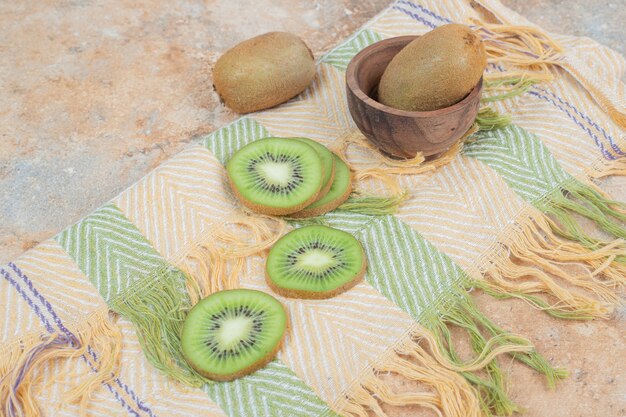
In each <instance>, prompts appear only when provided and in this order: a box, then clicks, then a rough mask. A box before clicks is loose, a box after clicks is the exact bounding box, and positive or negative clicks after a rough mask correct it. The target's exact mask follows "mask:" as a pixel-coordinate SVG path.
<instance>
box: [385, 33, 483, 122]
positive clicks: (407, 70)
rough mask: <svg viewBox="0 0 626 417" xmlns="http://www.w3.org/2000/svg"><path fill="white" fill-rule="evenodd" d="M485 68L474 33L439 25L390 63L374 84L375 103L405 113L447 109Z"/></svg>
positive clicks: (481, 52)
mask: <svg viewBox="0 0 626 417" xmlns="http://www.w3.org/2000/svg"><path fill="white" fill-rule="evenodd" d="M486 66H487V54H486V52H485V48H484V46H483V44H482V41H481V39H480V37H479V36H478V34H476V33H475V32H474V31H473V30H471V29H470V28H469V27H467V26H465V25H460V24H448V25H443V26H440V27H438V28H436V29H434V30H432V31H430V32H428V33H427V34H425V35H424V36H420V37H419V38H417V39H415V40H414V41H412V42H411V43H409V44H408V45H407V46H405V47H404V48H403V49H402V50H401V51H400V52H399V53H398V54H397V55H396V56H395V57H394V58H393V59H392V60H391V62H390V63H389V65H388V66H387V68H386V69H385V72H384V73H383V76H382V77H381V79H380V83H379V85H378V101H380V102H381V103H383V104H385V105H387V106H390V107H394V108H396V109H401V110H408V111H429V110H436V109H441V108H444V107H448V106H451V105H453V104H455V103H457V102H459V101H461V100H462V99H463V98H464V97H465V96H467V95H468V94H469V93H470V91H472V89H473V88H474V87H475V86H476V84H478V81H479V80H480V77H482V75H483V72H484V71H485V67H486Z"/></svg>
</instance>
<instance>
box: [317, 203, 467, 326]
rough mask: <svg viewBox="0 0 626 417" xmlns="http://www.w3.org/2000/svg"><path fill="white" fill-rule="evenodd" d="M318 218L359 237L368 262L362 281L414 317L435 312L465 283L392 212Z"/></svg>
mask: <svg viewBox="0 0 626 417" xmlns="http://www.w3.org/2000/svg"><path fill="white" fill-rule="evenodd" d="M323 219H324V220H325V222H326V223H327V224H328V225H329V226H331V227H335V228H338V229H341V230H344V231H346V232H349V233H352V234H353V235H355V236H356V237H357V238H358V239H359V241H360V242H361V243H362V244H363V248H364V250H365V252H366V255H367V260H368V269H367V274H366V276H365V279H366V280H367V281H368V282H369V283H370V284H371V285H372V286H373V287H374V288H376V289H377V290H378V291H379V292H380V293H381V294H383V295H384V296H385V297H387V298H388V299H389V300H391V301H393V302H394V303H395V304H396V305H397V306H398V307H400V308H401V309H402V310H404V311H405V312H406V313H408V314H409V315H411V316H412V317H414V318H415V319H417V320H419V319H420V318H422V317H423V316H424V314H428V316H431V315H432V314H437V308H436V307H435V306H437V305H439V303H441V302H442V300H448V299H451V298H452V297H455V294H457V292H458V291H459V289H458V285H459V283H466V282H468V281H469V278H468V277H467V275H466V274H465V272H463V270H462V269H461V268H460V267H459V266H457V265H456V264H455V263H454V262H453V261H452V260H451V259H450V258H449V257H448V256H446V255H445V254H444V253H442V252H440V251H439V250H437V248H435V247H434V246H433V245H432V244H430V243H429V242H427V241H426V239H424V238H423V237H422V236H421V235H420V234H419V233H418V232H417V231H415V230H414V229H412V228H411V227H410V226H408V225H407V224H406V223H404V222H402V221H401V220H399V219H397V218H396V217H395V216H366V215H362V214H354V213H350V212H331V213H328V214H327V215H326V216H324V218H323Z"/></svg>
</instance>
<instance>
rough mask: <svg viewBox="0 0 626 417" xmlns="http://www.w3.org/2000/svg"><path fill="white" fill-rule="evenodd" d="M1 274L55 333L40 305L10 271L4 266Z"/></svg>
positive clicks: (49, 329) (50, 331) (49, 331)
mask: <svg viewBox="0 0 626 417" xmlns="http://www.w3.org/2000/svg"><path fill="white" fill-rule="evenodd" d="M0 274H2V276H3V277H4V279H6V280H7V281H9V284H11V285H12V286H13V288H15V290H16V291H17V293H18V294H19V295H21V296H22V298H23V299H24V300H26V303H27V304H28V305H29V306H30V308H32V309H33V311H34V312H35V314H36V315H37V317H39V320H41V322H42V323H43V324H44V326H45V327H46V330H47V331H48V333H54V327H52V326H51V325H50V323H49V322H48V320H47V319H46V318H45V317H44V315H43V313H42V312H41V310H40V309H39V306H38V305H36V304H34V303H33V301H32V300H31V299H30V298H29V297H28V296H27V295H26V293H25V292H24V291H23V290H22V287H20V284H18V283H17V282H16V281H15V280H14V279H13V278H12V277H11V275H9V273H8V272H7V271H5V270H4V268H0Z"/></svg>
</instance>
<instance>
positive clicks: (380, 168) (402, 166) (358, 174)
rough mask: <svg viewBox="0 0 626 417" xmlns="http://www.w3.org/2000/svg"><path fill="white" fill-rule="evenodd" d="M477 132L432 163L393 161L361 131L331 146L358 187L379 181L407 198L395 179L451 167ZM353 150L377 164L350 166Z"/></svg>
mask: <svg viewBox="0 0 626 417" xmlns="http://www.w3.org/2000/svg"><path fill="white" fill-rule="evenodd" d="M477 131H478V126H476V125H474V126H472V128H470V129H469V130H468V131H467V132H466V133H465V135H464V136H463V137H462V138H461V139H460V140H459V141H458V142H457V143H455V144H454V145H452V146H451V147H450V148H449V149H448V150H447V151H445V152H444V153H443V154H441V155H440V156H438V157H437V158H436V159H433V160H430V161H426V159H425V158H424V156H423V155H422V154H420V153H418V154H417V155H416V156H415V157H414V158H410V159H393V158H390V157H388V156H386V155H383V154H382V153H381V152H380V151H379V150H378V148H377V147H376V146H375V145H373V144H372V143H371V142H370V141H369V140H368V139H367V138H366V137H365V136H364V135H363V134H362V133H361V132H360V131H359V130H358V129H351V130H349V131H348V132H347V133H346V134H344V135H343V136H341V137H340V138H339V139H337V140H336V141H335V142H334V143H333V144H332V145H331V146H330V150H331V151H333V152H335V153H336V154H337V155H338V156H339V157H340V158H341V159H343V160H344V161H346V163H347V164H348V165H349V166H350V168H351V170H352V171H353V172H354V179H355V181H356V182H357V183H358V182H360V181H364V180H368V179H373V180H378V181H380V182H382V184H383V185H384V186H385V188H386V189H387V190H389V191H390V193H391V194H392V195H396V196H399V195H402V194H404V192H405V190H404V189H403V188H402V187H401V186H400V183H399V182H398V179H397V178H396V177H395V175H418V174H424V173H426V172H431V171H435V170H436V169H437V168H439V167H441V166H444V165H446V164H449V163H450V162H451V161H452V160H453V159H454V158H455V157H456V156H457V155H458V154H459V152H460V150H461V148H462V147H463V142H464V141H465V140H466V139H467V138H469V137H470V136H471V135H472V134H474V133H476V132H477ZM350 146H355V147H358V148H361V149H364V150H367V151H369V152H368V155H369V156H371V157H372V158H373V159H374V160H373V161H371V162H369V163H366V164H364V165H361V166H359V165H357V164H356V163H354V162H350V159H349V157H348V155H347V152H348V149H349V148H350Z"/></svg>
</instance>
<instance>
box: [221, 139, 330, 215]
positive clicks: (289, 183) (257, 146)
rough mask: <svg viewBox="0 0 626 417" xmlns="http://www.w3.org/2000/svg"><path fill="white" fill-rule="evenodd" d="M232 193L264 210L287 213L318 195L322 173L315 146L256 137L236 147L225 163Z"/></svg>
mask: <svg viewBox="0 0 626 417" xmlns="http://www.w3.org/2000/svg"><path fill="white" fill-rule="evenodd" d="M226 170H227V172H228V178H229V180H230V183H231V186H232V189H233V192H234V194H235V195H236V196H237V198H239V200H240V201H241V202H242V204H243V205H244V206H246V207H248V208H250V209H252V210H254V211H257V212H259V213H263V214H275V215H282V214H290V213H295V212H296V211H300V210H301V209H303V208H304V207H306V206H308V205H309V204H311V203H312V202H313V201H315V200H316V199H317V196H318V194H319V191H320V189H321V187H322V178H323V176H324V173H323V166H322V162H321V161H320V158H319V156H317V153H316V152H315V150H314V149H313V148H312V147H311V146H309V145H307V144H305V143H303V142H300V141H297V140H291V139H285V138H265V139H259V140H257V141H254V142H252V143H249V144H248V145H246V146H244V147H243V148H241V149H239V150H238V151H237V152H236V153H235V154H234V155H233V156H232V157H231V158H230V160H229V161H228V164H227V166H226Z"/></svg>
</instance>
